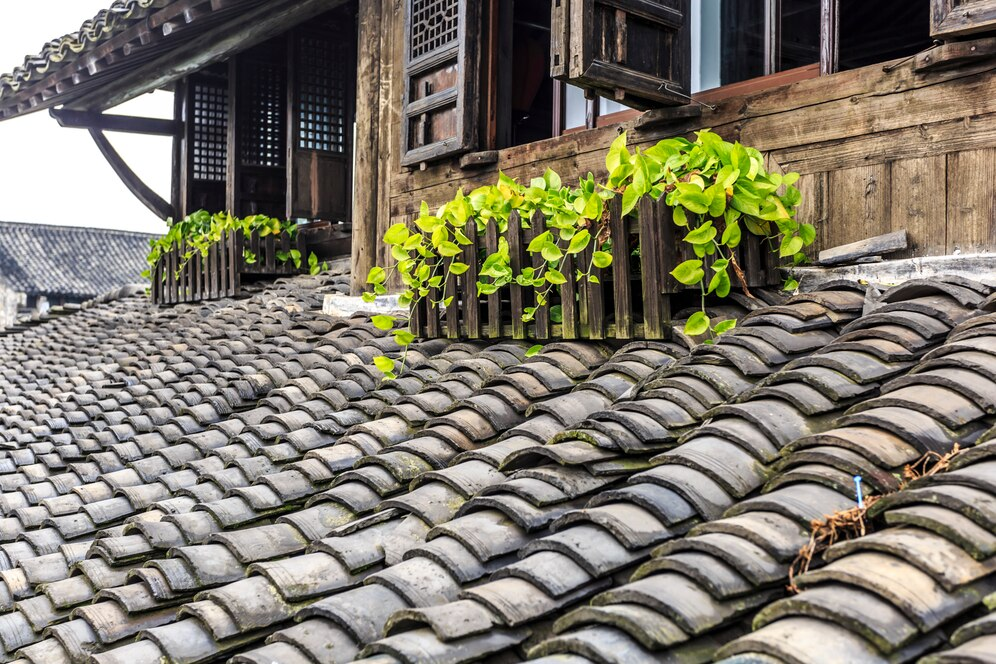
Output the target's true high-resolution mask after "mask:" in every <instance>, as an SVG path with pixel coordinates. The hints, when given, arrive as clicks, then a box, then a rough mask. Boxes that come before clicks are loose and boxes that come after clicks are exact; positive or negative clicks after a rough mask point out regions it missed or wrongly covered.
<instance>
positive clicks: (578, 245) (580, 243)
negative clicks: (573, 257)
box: [544, 229, 591, 258]
mask: <svg viewBox="0 0 996 664" xmlns="http://www.w3.org/2000/svg"><path fill="white" fill-rule="evenodd" d="M590 241H591V233H589V232H588V230H587V229H582V230H580V231H578V232H577V233H575V234H574V237H572V238H571V244H570V246H568V247H567V253H569V254H577V253H580V252H582V251H584V249H585V247H587V246H588V243H589V242H590ZM544 258H546V257H545V256H544Z"/></svg>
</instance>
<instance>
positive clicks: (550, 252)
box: [540, 242, 564, 261]
mask: <svg viewBox="0 0 996 664" xmlns="http://www.w3.org/2000/svg"><path fill="white" fill-rule="evenodd" d="M540 253H541V254H542V255H543V260H546V261H559V260H560V259H561V258H563V257H564V253H563V252H562V251H561V250H560V247H558V246H557V245H555V244H554V243H553V242H547V243H546V244H544V245H543V250H542V251H541V252H540Z"/></svg>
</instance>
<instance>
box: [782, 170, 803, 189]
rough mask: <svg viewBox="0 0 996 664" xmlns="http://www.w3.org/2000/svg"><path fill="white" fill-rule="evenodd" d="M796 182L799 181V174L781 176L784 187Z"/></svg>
mask: <svg viewBox="0 0 996 664" xmlns="http://www.w3.org/2000/svg"><path fill="white" fill-rule="evenodd" d="M798 181H799V174H798V173H795V172H792V173H786V174H785V175H783V176H782V184H783V185H785V186H786V187H791V186H792V185H794V184H795V183H796V182H798Z"/></svg>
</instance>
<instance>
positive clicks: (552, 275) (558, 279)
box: [546, 268, 567, 285]
mask: <svg viewBox="0 0 996 664" xmlns="http://www.w3.org/2000/svg"><path fill="white" fill-rule="evenodd" d="M546 280H547V281H549V282H550V283H551V284H554V285H560V284H566V283H567V279H566V278H565V277H564V275H563V274H561V273H560V272H559V271H558V270H554V269H552V268H551V269H549V270H547V271H546Z"/></svg>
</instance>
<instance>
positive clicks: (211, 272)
mask: <svg viewBox="0 0 996 664" xmlns="http://www.w3.org/2000/svg"><path fill="white" fill-rule="evenodd" d="M305 248H306V245H305V235H304V233H301V232H298V233H296V234H295V237H294V238H293V239H291V237H290V236H289V235H288V234H287V233H281V234H280V235H278V236H274V235H267V236H266V237H260V235H259V231H254V232H253V233H252V234H251V235H249V237H245V236H244V235H243V233H242V231H231V232H228V231H226V232H223V233H222V237H221V241H220V242H217V243H215V244H213V245H212V246H211V247H210V248H209V249H208V254H207V256H203V255H202V254H201V253H200V252H199V251H195V252H194V254H193V256H191V257H190V259H189V260H187V261H186V262H184V255H185V254H186V253H187V246H186V245H185V244H183V243H181V244H180V246H178V247H174V248H173V249H172V250H170V251H168V252H166V253H165V254H164V255H163V256H162V258H160V259H159V261H158V262H157V263H156V265H155V268H154V269H153V270H152V301H153V303H155V304H176V303H179V302H198V301H201V300H212V299H218V298H221V297H231V296H235V295H238V294H239V292H240V290H241V288H242V279H243V277H244V276H246V275H253V276H260V277H265V276H280V275H290V274H298V273H300V272H302V271H304V272H306V271H307V254H305ZM247 249H248V250H249V251H250V252H251V253H252V254H253V255H254V256H255V262H252V263H249V262H247V261H246V259H245V250H247ZM291 249H297V250H298V251H300V252H301V256H302V265H301V268H297V267H295V265H294V262H293V261H291V260H286V261H281V260H280V259H279V258H277V252H280V251H286V252H289V251H290V250H291Z"/></svg>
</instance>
